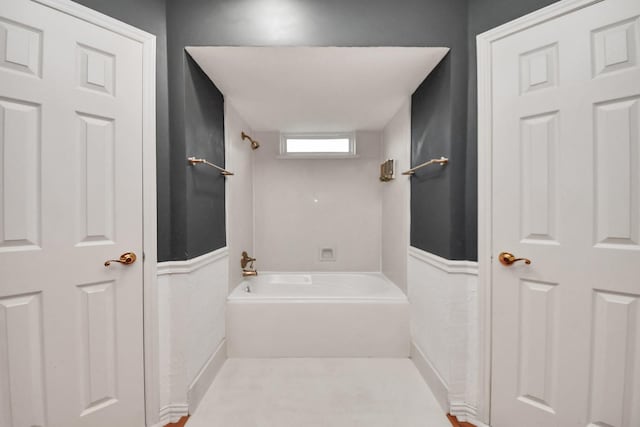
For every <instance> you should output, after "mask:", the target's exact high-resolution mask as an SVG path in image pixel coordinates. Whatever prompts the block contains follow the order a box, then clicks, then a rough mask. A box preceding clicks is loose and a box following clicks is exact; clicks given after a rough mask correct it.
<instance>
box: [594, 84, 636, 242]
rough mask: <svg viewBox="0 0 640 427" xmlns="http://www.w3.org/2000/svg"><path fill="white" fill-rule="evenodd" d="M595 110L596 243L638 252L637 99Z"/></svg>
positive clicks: (602, 105)
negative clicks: (634, 249) (632, 249)
mask: <svg viewBox="0 0 640 427" xmlns="http://www.w3.org/2000/svg"><path fill="white" fill-rule="evenodd" d="M594 108H595V111H594V127H595V153H594V154H595V165H594V166H595V200H596V203H595V205H596V206H595V208H596V212H595V215H594V217H595V227H594V229H595V234H596V235H595V243H596V244H597V245H601V246H611V245H614V246H615V247H617V248H625V247H626V248H636V249H640V246H638V245H639V244H640V204H639V201H640V169H639V168H638V166H639V163H640V152H639V150H638V149H639V147H638V142H639V141H638V140H639V138H640V98H638V97H635V98H628V99H622V100H614V101H609V102H605V103H600V104H596V105H595V107H594Z"/></svg>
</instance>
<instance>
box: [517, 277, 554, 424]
mask: <svg viewBox="0 0 640 427" xmlns="http://www.w3.org/2000/svg"><path fill="white" fill-rule="evenodd" d="M556 287H557V284H556V283H545V282H537V281H532V280H522V281H521V282H520V298H519V307H518V312H519V313H520V319H519V320H518V325H519V331H518V335H519V337H520V338H519V341H520V342H519V349H518V393H517V394H518V400H519V401H520V402H522V403H524V404H526V405H528V406H530V407H533V408H535V409H538V410H542V411H545V412H548V413H550V414H555V392H556V388H557V386H556V379H557V372H556V371H555V365H556V358H557V343H556V337H555V324H556V318H557V315H556V308H557V307H556V302H555V299H556V298H555V293H556V292H557V291H556Z"/></svg>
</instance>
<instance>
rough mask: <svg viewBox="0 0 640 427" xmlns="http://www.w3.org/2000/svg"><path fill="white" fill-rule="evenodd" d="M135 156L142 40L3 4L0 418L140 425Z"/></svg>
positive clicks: (14, 422) (19, 424) (22, 2)
mask: <svg viewBox="0 0 640 427" xmlns="http://www.w3.org/2000/svg"><path fill="white" fill-rule="evenodd" d="M141 166H142V46H141V44H140V43H139V42H136V41H133V40H131V39H128V38H125V37H123V36H121V35H118V34H116V33H114V32H111V31H109V30H107V29H105V28H101V27H98V26H96V25H93V24H90V23H88V22H85V21H83V20H80V19H78V18H75V17H72V16H70V15H67V14H65V13H62V12H59V11H56V10H54V9H52V8H50V7H47V6H45V5H43V4H40V3H37V2H33V1H28V0H2V1H1V2H0V167H1V169H0V272H1V280H0V426H2V427H5V426H7V427H8V426H12V427H25V426H53V427H62V426H64V427H68V426H91V427H100V426H105V427H106V426H116V425H117V426H132V427H133V426H142V425H144V381H143V380H144V379H143V333H142V331H143V329H142V326H143V325H142V308H143V295H142V278H143V268H142V168H141ZM125 252H134V253H136V254H137V255H138V261H137V262H135V263H133V264H130V265H122V264H119V263H115V264H112V265H111V266H110V267H105V265H104V262H105V260H107V259H113V258H118V257H119V256H120V255H121V254H123V253H125Z"/></svg>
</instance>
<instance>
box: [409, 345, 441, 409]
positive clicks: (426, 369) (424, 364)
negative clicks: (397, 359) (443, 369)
mask: <svg viewBox="0 0 640 427" xmlns="http://www.w3.org/2000/svg"><path fill="white" fill-rule="evenodd" d="M411 360H412V361H413V364H414V365H416V368H418V372H420V375H422V378H424V381H425V382H426V383H427V385H428V386H429V388H430V389H431V392H432V393H433V395H434V396H435V398H436V400H437V401H438V403H439V404H440V407H441V408H442V410H443V411H445V412H449V389H448V387H447V384H446V383H445V381H444V379H443V378H442V377H441V376H440V374H439V373H438V371H436V370H435V368H434V367H433V365H432V364H431V362H429V359H427V357H426V356H425V355H424V353H423V352H422V350H420V348H419V347H418V346H417V345H416V343H415V342H413V341H411Z"/></svg>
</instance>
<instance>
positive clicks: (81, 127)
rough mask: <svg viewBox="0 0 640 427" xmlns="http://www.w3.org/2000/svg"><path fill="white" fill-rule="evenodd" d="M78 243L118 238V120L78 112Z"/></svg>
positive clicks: (91, 243) (110, 241)
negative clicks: (116, 230)
mask: <svg viewBox="0 0 640 427" xmlns="http://www.w3.org/2000/svg"><path fill="white" fill-rule="evenodd" d="M77 150H78V156H77V162H78V166H77V170H78V172H79V176H78V180H77V183H78V194H77V204H78V221H77V227H78V228H77V234H78V246H84V245H96V244H110V243H113V241H114V240H115V237H114V232H115V229H114V228H115V225H114V221H115V219H114V218H115V188H114V187H115V178H116V177H115V121H114V120H112V119H109V118H105V117H98V116H93V115H89V114H80V113H78V144H77Z"/></svg>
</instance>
